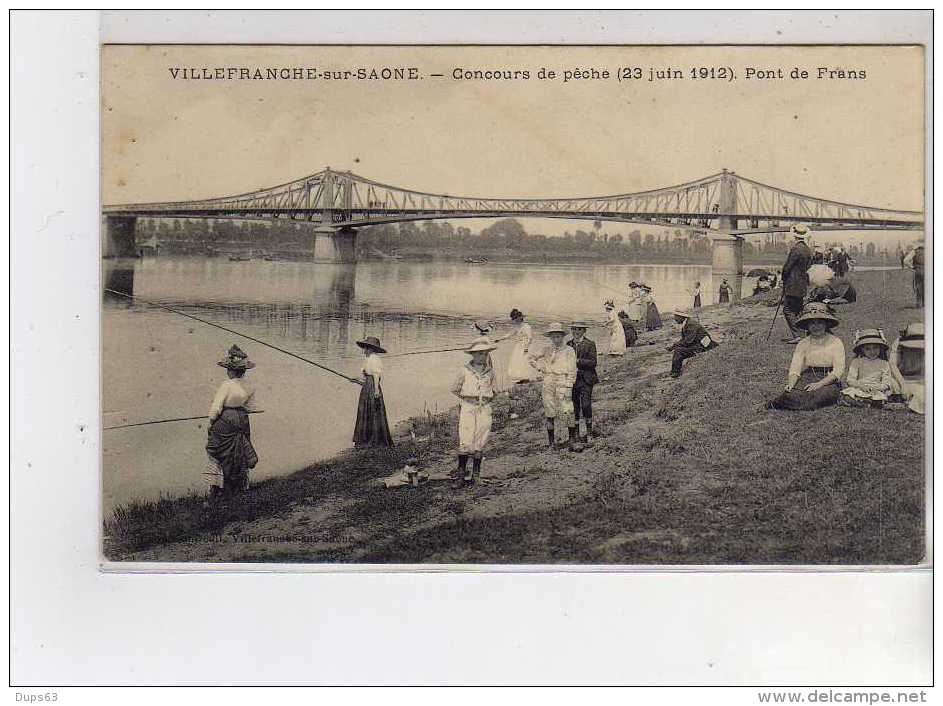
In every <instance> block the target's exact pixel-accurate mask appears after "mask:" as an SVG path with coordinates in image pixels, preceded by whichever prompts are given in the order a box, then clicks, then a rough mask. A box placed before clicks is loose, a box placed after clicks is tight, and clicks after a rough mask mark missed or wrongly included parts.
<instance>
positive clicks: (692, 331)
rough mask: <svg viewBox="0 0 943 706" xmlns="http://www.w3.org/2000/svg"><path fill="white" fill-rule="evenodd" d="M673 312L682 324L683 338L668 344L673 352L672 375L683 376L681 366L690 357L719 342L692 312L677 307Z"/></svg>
mask: <svg viewBox="0 0 943 706" xmlns="http://www.w3.org/2000/svg"><path fill="white" fill-rule="evenodd" d="M672 313H673V316H674V319H675V322H676V323H679V324H681V338H680V339H679V340H678V341H676V342H674V343H672V344H671V345H670V346H668V350H669V351H671V352H672V353H673V355H672V356H671V377H673V378H679V377H681V366H682V365H684V361H685V360H687V359H688V358H693V357H694V356H696V355H697V354H698V353H703V352H704V351H709V350H710V349H711V348H716V347H717V342H716V341H714V339H712V338H711V335H710V334H709V333H708V332H707V329H705V328H704V327H703V326H701V323H700V322H699V321H698V320H697V319H695V318H694V317H693V316H692V315H691V313H690V312H688V311H685V310H684V309H676V310H675V311H674V312H672Z"/></svg>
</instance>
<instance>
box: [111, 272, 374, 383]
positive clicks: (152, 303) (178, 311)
mask: <svg viewBox="0 0 943 706" xmlns="http://www.w3.org/2000/svg"><path fill="white" fill-rule="evenodd" d="M105 291H106V292H108V293H110V294H117V295H118V296H119V297H125V298H126V299H130V300H131V301H140V302H143V303H144V304H149V305H150V306H156V307H157V308H158V309H164V310H166V311H169V312H172V313H174V314H178V315H180V316H185V317H187V318H188V319H193V320H194V321H199V322H200V323H201V324H206V325H207V326H212V327H213V328H218V329H221V330H223V331H226V332H227V333H231V334H234V335H236V336H241V337H242V338H246V339H248V340H250V341H253V342H254V343H258V344H259V345H262V346H265V347H266V348H271V349H272V350H276V351H278V352H279V353H284V354H285V355H289V356H291V357H292V358H297V359H298V360H301V361H304V362H305V363H308V364H309V365H313V366H314V367H316V368H320V369H321V370H324V371H326V372H329V373H331V374H332V375H336V376H337V377H339V378H344V380H346V381H347V382H352V383H354V384H355V385H360V384H361V382H360V381H359V380H355V379H354V378H352V377H349V376H347V375H344V373H340V372H338V371H336V370H332V369H331V368H328V367H327V366H325V365H321V364H320V363H315V362H314V361H313V360H308V359H307V358H303V357H302V356H300V355H298V354H297V353H292V352H291V351H286V350H285V349H284V348H279V347H278V346H276V345H273V344H271V343H268V342H266V341H262V340H260V339H258V338H253V337H252V336H250V335H249V334H246V333H242V332H241V331H235V330H233V329H231V328H226V327H225V326H220V325H219V324H215V323H213V322H212V321H207V320H206V319H201V318H200V317H199V316H194V315H193V314H187V313H186V312H183V311H180V310H179V309H174V308H173V307H169V306H167V305H165V304H158V303H157V302H151V301H148V300H146V299H141V298H140V297H134V296H132V295H130V294H125V293H124V292H118V291H115V290H114V289H107V288H106V289H105Z"/></svg>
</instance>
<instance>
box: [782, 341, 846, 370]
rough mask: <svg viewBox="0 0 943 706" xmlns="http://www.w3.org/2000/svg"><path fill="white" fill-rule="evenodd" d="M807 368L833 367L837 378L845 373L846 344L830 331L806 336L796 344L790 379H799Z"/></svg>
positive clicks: (790, 368)
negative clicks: (814, 335) (818, 336)
mask: <svg viewBox="0 0 943 706" xmlns="http://www.w3.org/2000/svg"><path fill="white" fill-rule="evenodd" d="M806 368H831V369H832V375H834V376H835V379H836V380H837V379H839V378H841V376H842V375H844V374H845V344H843V343H842V342H841V339H840V338H838V337H837V336H833V335H832V334H830V333H827V334H825V335H824V336H822V337H821V338H813V337H812V336H806V337H805V338H803V339H802V340H801V341H799V343H798V344H797V345H796V350H795V351H794V352H793V354H792V363H790V365H789V379H790V380H798V379H799V376H801V375H802V372H803V371H804V370H805V369H806Z"/></svg>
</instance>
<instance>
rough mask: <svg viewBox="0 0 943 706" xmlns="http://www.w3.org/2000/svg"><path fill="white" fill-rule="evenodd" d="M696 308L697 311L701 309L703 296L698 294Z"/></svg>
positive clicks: (695, 301)
mask: <svg viewBox="0 0 943 706" xmlns="http://www.w3.org/2000/svg"><path fill="white" fill-rule="evenodd" d="M694 308H695V309H700V308H701V295H700V294H697V295H695V296H694Z"/></svg>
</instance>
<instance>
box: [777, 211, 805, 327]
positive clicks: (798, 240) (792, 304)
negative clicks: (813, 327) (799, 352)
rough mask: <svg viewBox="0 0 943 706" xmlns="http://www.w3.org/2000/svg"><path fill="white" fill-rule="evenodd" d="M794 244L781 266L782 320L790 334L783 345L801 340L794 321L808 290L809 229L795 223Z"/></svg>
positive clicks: (793, 230)
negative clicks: (807, 242) (807, 243)
mask: <svg viewBox="0 0 943 706" xmlns="http://www.w3.org/2000/svg"><path fill="white" fill-rule="evenodd" d="M791 232H792V235H793V238H795V242H794V243H793V246H792V248H790V250H789V255H787V256H786V262H785V264H784V265H783V302H782V303H783V318H784V319H786V325H787V326H789V331H790V332H791V333H792V336H791V337H790V338H784V339H783V342H785V343H798V342H799V341H801V340H802V336H801V331H800V330H799V329H797V328H796V319H797V318H798V317H799V314H800V313H801V312H802V306H803V303H804V301H803V300H804V298H805V294H806V291H807V290H808V289H809V274H808V270H809V267H811V266H812V251H811V250H810V249H809V246H808V245H806V242H805V241H806V238H807V237H808V236H809V229H808V227H807V226H805V225H804V224H802V223H796V224H795V225H794V226H793V227H792V229H791Z"/></svg>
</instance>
